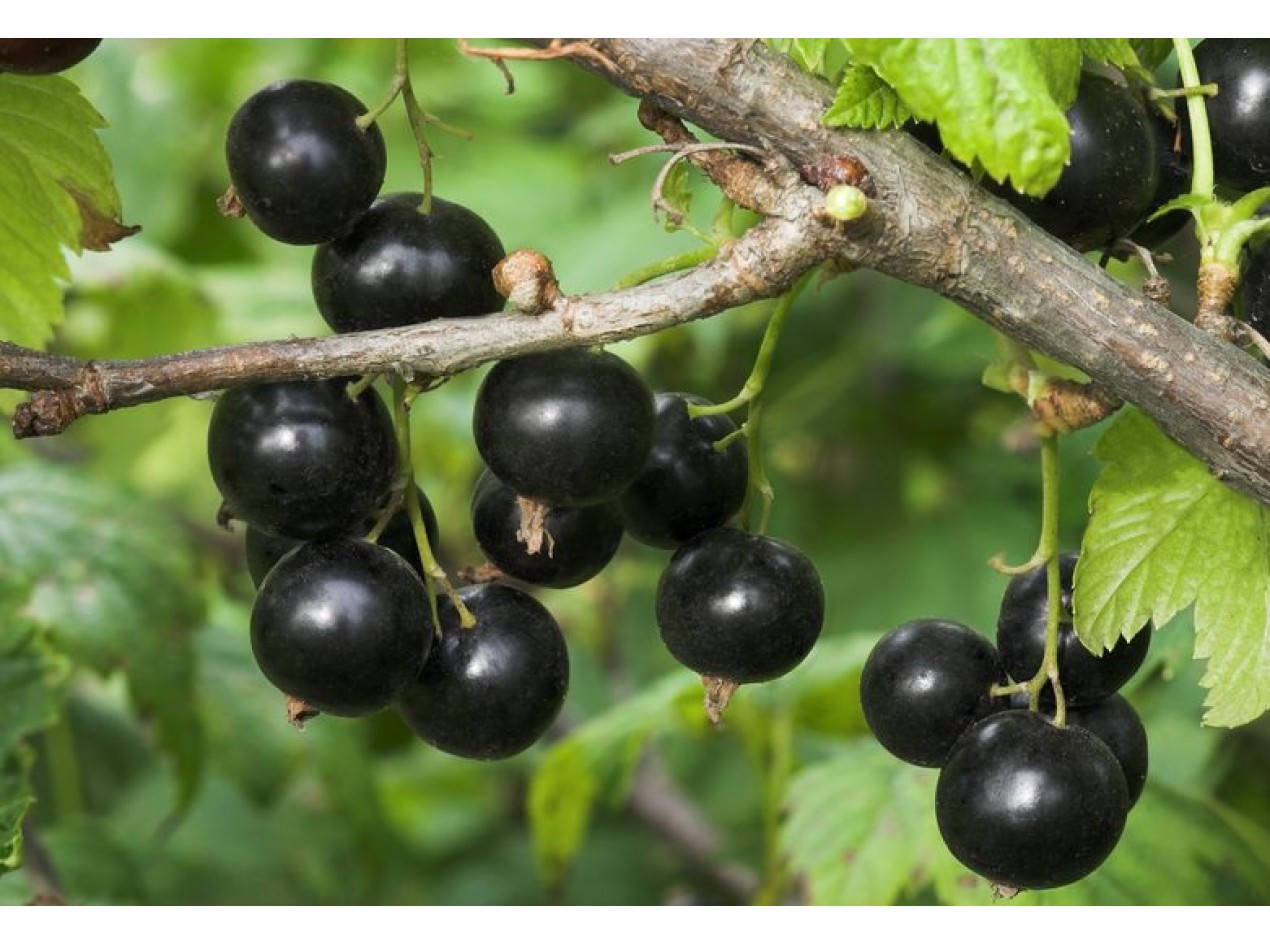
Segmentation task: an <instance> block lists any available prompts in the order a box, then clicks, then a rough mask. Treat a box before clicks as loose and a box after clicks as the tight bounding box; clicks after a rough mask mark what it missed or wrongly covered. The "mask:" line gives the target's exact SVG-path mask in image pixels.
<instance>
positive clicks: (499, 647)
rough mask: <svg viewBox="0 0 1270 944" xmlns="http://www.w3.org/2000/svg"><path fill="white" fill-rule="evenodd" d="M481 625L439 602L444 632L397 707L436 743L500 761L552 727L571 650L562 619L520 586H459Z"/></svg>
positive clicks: (561, 699)
mask: <svg viewBox="0 0 1270 944" xmlns="http://www.w3.org/2000/svg"><path fill="white" fill-rule="evenodd" d="M459 594H460V596H461V597H462V599H463V603H464V605H465V606H466V607H467V608H468V609H469V610H471V612H472V615H473V616H474V617H476V625H475V626H473V627H472V628H470V629H464V628H463V627H461V626H460V625H459V617H458V613H457V611H456V610H455V609H454V606H453V604H452V603H451V602H450V601H449V599H448V598H447V597H445V596H442V597H440V598H439V599H438V600H437V607H438V611H439V614H440V619H441V637H440V638H439V639H438V640H437V641H436V643H435V645H434V646H433V647H432V653H431V654H430V655H429V656H428V659H427V661H426V662H425V663H424V666H423V671H422V672H421V673H420V675H419V677H418V679H417V680H416V681H415V682H414V683H413V684H411V685H409V686H407V688H406V690H405V691H404V692H403V693H402V695H401V698H400V700H399V701H398V703H397V707H398V708H399V709H400V711H401V715H402V717H403V718H405V720H406V723H407V724H409V725H410V727H411V728H413V729H414V731H415V733H416V734H418V735H419V737H421V738H423V739H424V740H425V741H427V742H428V743H429V744H431V745H433V746H434V747H437V748H440V749H441V750H443V751H445V752H446V753H449V754H457V755H459V756H460V757H472V758H476V759H478V760H495V759H498V758H502V757H510V756H512V755H513V754H519V753H520V752H521V751H523V750H525V748H527V747H529V746H530V745H532V744H533V743H534V742H535V741H537V740H538V739H539V738H540V737H542V735H543V734H544V733H545V732H546V730H547V728H549V727H550V726H551V722H553V721H554V720H555V718H556V715H558V714H559V713H560V707H561V706H562V705H563V704H564V698H565V694H566V693H567V692H568V690H569V652H568V650H567V649H566V648H565V642H564V636H563V635H562V634H561V632H560V627H559V626H558V625H556V621H555V619H554V618H553V617H552V615H551V614H550V613H549V612H547V608H546V607H544V606H543V605H542V604H541V603H539V602H538V601H537V600H535V599H534V598H533V597H531V596H529V595H528V594H527V593H523V592H522V591H520V590H517V589H515V588H513V587H509V586H506V585H504V584H497V583H487V584H477V585H474V586H470V587H464V588H463V589H462V590H460V591H459Z"/></svg>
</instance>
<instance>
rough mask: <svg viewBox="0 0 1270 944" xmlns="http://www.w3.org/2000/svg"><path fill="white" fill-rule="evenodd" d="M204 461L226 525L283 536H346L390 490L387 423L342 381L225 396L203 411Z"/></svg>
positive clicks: (371, 400) (373, 404) (383, 412)
mask: <svg viewBox="0 0 1270 944" xmlns="http://www.w3.org/2000/svg"><path fill="white" fill-rule="evenodd" d="M207 456H208V460H209V462H210V464H211V468H212V478H213V479H215V480H216V487H217V488H219V489H220V493H221V495H222V496H223V497H224V499H225V501H226V503H227V504H228V505H229V507H230V509H231V510H232V512H233V514H234V516H235V517H237V518H240V519H242V520H244V521H246V522H248V523H249V524H253V525H255V526H256V527H257V528H260V529H263V530H265V531H269V532H272V533H274V534H280V535H285V536H286V537H292V538H298V539H301V540H310V539H313V538H319V537H334V536H338V535H345V534H348V533H350V532H351V531H353V530H355V529H356V528H357V527H358V525H359V524H360V522H361V521H362V520H363V519H364V518H365V517H366V516H367V515H369V514H371V513H372V512H373V511H374V509H375V507H376V506H377V505H378V504H379V503H380V502H381V501H382V500H383V497H384V495H385V494H387V492H388V488H389V486H390V485H391V483H392V475H393V465H394V462H395V460H396V446H395V444H394V440H393V430H392V421H391V419H390V418H389V416H388V410H387V409H386V408H385V407H384V404H383V401H382V400H380V399H379V395H378V394H376V393H375V391H374V390H366V391H364V392H363V393H362V394H361V396H359V397H358V398H357V400H353V399H351V398H350V397H349V396H348V381H347V380H344V379H335V380H319V381H311V382H303V381H291V382H284V383H270V384H258V385H256V386H251V387H234V388H232V389H230V390H227V391H226V392H225V393H224V394H223V395H222V396H221V398H220V399H219V400H217V401H216V408H215V409H214V410H213V411H212V420H211V423H210V424H209V426H208V431H207Z"/></svg>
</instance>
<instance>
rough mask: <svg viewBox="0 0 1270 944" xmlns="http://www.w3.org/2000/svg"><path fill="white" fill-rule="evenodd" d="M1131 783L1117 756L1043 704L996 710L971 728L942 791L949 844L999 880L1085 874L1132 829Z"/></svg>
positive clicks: (1019, 884) (1020, 883)
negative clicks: (1058, 721)
mask: <svg viewBox="0 0 1270 944" xmlns="http://www.w3.org/2000/svg"><path fill="white" fill-rule="evenodd" d="M1128 812H1129V792H1128V789H1127V787H1126V786H1125V778H1124V773H1123V772H1122V771H1121V769H1120V764H1119V763H1117V761H1116V758H1115V756H1114V755H1113V754H1112V753H1111V751H1110V749H1109V748H1108V747H1107V746H1106V745H1105V744H1103V743H1102V742H1101V741H1100V740H1098V738H1096V737H1094V735H1092V734H1090V733H1089V732H1088V731H1085V730H1083V729H1081V728H1075V727H1065V728H1059V727H1055V726H1054V725H1053V724H1051V723H1050V722H1049V721H1048V720H1046V719H1045V718H1044V717H1042V716H1041V715H1040V714H1038V713H1037V712H1033V711H1005V712H1002V713H1000V714H995V715H990V716H989V717H987V718H985V719H984V720H982V721H980V722H978V723H977V724H975V725H974V726H973V727H972V728H970V729H969V730H968V731H967V732H966V733H965V734H963V735H962V736H961V739H960V740H958V742H957V744H956V745H955V746H954V747H953V749H952V753H950V754H949V755H948V761H947V763H945V764H944V769H943V770H942V771H941V772H940V774H939V783H938V785H937V787H936V790H935V818H936V820H937V821H938V823H939V832H940V835H942V836H943V838H944V843H945V845H947V846H948V850H949V851H950V852H951V853H952V854H953V855H954V856H956V857H957V859H958V860H959V861H960V862H961V863H962V864H963V865H965V866H966V867H967V868H969V869H971V870H973V871H975V872H977V873H978V874H980V875H982V876H983V877H984V878H986V879H988V880H989V881H992V882H995V883H997V884H999V885H1007V886H1010V887H1013V888H1053V887H1055V886H1058V885H1066V884H1068V883H1070V882H1074V881H1076V880H1077V879H1081V878H1084V877H1085V876H1086V875H1088V874H1089V873H1090V872H1092V871H1093V870H1094V869H1096V868H1097V867H1098V866H1099V865H1101V864H1102V862H1103V860H1104V859H1106V858H1107V856H1108V855H1110V854H1111V850H1112V849H1114V848H1115V845H1116V842H1117V841H1118V840H1119V839H1120V834H1121V832H1122V831H1123V830H1124V824H1125V817H1126V816H1127V815H1128Z"/></svg>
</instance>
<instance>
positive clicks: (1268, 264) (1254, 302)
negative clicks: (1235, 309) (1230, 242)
mask: <svg viewBox="0 0 1270 944" xmlns="http://www.w3.org/2000/svg"><path fill="white" fill-rule="evenodd" d="M1242 269H1243V271H1242V273H1241V274H1240V278H1239V308H1240V311H1241V313H1242V314H1243V317H1244V320H1245V321H1247V322H1248V324H1249V325H1250V326H1251V327H1253V328H1255V329H1256V330H1257V331H1259V332H1261V334H1262V336H1270V242H1261V243H1256V244H1252V245H1249V246H1248V247H1247V249H1246V251H1245V252H1244V260H1243V266H1242Z"/></svg>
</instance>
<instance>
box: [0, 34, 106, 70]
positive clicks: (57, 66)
mask: <svg viewBox="0 0 1270 944" xmlns="http://www.w3.org/2000/svg"><path fill="white" fill-rule="evenodd" d="M99 45H101V40H100V39H0V72H20V73H22V74H23V75H50V74H52V73H54V72H61V71H63V70H65V69H69V68H70V67H71V66H73V65H75V64H76V63H79V62H83V61H84V60H85V59H87V58H88V56H89V54H91V53H92V51H93V50H94V49H96V48H97V47H98V46H99Z"/></svg>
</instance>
